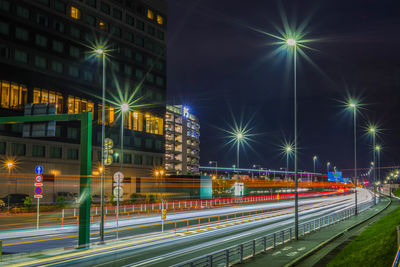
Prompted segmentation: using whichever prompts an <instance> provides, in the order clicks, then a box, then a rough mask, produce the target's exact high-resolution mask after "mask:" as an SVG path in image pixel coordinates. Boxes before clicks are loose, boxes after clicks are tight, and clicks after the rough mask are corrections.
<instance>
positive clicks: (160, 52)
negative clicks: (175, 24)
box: [156, 46, 164, 56]
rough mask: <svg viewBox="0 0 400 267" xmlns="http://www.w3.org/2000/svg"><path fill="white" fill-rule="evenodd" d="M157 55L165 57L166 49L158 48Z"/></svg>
mask: <svg viewBox="0 0 400 267" xmlns="http://www.w3.org/2000/svg"><path fill="white" fill-rule="evenodd" d="M156 53H157V55H160V56H164V48H162V47H159V46H156Z"/></svg>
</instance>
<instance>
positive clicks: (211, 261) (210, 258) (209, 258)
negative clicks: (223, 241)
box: [208, 254, 213, 267]
mask: <svg viewBox="0 0 400 267" xmlns="http://www.w3.org/2000/svg"><path fill="white" fill-rule="evenodd" d="M208 261H209V262H210V267H212V266H213V255H212V254H211V255H210V256H208Z"/></svg>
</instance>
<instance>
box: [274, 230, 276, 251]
mask: <svg viewBox="0 0 400 267" xmlns="http://www.w3.org/2000/svg"><path fill="white" fill-rule="evenodd" d="M275 247H276V233H274V248H275Z"/></svg>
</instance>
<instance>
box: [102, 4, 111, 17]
mask: <svg viewBox="0 0 400 267" xmlns="http://www.w3.org/2000/svg"><path fill="white" fill-rule="evenodd" d="M100 10H101V11H103V12H104V13H106V14H110V5H108V4H106V3H104V2H101V5H100Z"/></svg>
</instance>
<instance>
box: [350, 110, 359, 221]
mask: <svg viewBox="0 0 400 267" xmlns="http://www.w3.org/2000/svg"><path fill="white" fill-rule="evenodd" d="M350 107H351V108H353V121H354V125H353V128H354V181H355V184H354V204H355V207H354V214H355V215H358V207H357V184H358V179H357V105H356V104H355V103H350Z"/></svg>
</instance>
